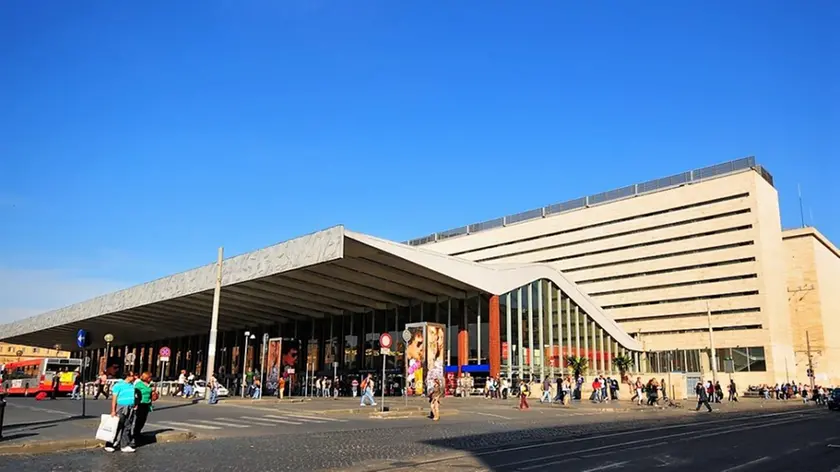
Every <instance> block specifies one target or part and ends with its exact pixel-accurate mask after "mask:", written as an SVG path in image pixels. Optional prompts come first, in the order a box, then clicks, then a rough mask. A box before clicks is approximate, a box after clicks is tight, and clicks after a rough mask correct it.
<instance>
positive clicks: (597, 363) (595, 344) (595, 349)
mask: <svg viewBox="0 0 840 472" xmlns="http://www.w3.org/2000/svg"><path fill="white" fill-rule="evenodd" d="M597 331H598V325H596V324H595V322H594V321H593V322H592V357H593V360H592V362H594V363H595V372H596V373H597V372H599V371H601V370H602V369H603V368H604V366H603V364H601V362H600V361H599V358H600V357H601V351H600V349H598V339H597V338H596V337H595V335H596V332H597Z"/></svg>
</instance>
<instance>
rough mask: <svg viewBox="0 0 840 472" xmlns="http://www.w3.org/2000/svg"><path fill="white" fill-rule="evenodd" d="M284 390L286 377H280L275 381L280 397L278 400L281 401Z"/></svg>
mask: <svg viewBox="0 0 840 472" xmlns="http://www.w3.org/2000/svg"><path fill="white" fill-rule="evenodd" d="M285 390H286V377H280V379H279V380H278V381H277V393H278V395H279V396H280V399H281V400H282V399H283V395H284V394H285Z"/></svg>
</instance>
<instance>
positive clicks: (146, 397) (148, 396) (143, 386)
mask: <svg viewBox="0 0 840 472" xmlns="http://www.w3.org/2000/svg"><path fill="white" fill-rule="evenodd" d="M213 380H215V377H213ZM151 384H152V373H151V372H143V373H142V374H140V378H138V379H137V380H135V381H134V432H133V434H132V435H131V443H130V446H131V447H132V448H135V447H137V441H138V439H139V438H140V434H141V433H142V432H143V426H146V419H147V418H148V417H149V413H151V411H152V402H154V400H155V397H156V396H157V391H155V390H153V389H152V385H151ZM211 403H212V402H211Z"/></svg>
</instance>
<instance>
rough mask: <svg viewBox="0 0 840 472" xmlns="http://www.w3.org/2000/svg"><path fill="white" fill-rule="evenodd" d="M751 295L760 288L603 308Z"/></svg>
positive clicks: (621, 305) (621, 304)
mask: <svg viewBox="0 0 840 472" xmlns="http://www.w3.org/2000/svg"><path fill="white" fill-rule="evenodd" d="M751 295H758V290H746V291H743V292H729V293H714V294H711V295H700V296H696V297H681V298H669V299H666V300H652V301H646V302H632V303H618V304H615V305H603V306H602V307H601V308H603V309H604V310H610V309H615V308H632V307H639V306H650V305H662V304H666V303H684V302H695V301H700V300H715V299H718V298H733V297H748V296H751Z"/></svg>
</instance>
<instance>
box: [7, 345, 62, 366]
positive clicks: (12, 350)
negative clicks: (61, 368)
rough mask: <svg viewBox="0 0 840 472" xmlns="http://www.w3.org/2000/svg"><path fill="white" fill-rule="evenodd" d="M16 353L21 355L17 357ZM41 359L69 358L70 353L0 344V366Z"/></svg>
mask: <svg viewBox="0 0 840 472" xmlns="http://www.w3.org/2000/svg"><path fill="white" fill-rule="evenodd" d="M18 352H20V353H21V354H20V356H18V355H17V353H18ZM42 357H70V353H69V352H67V351H57V350H55V349H47V348H44V347H37V346H24V345H20V344H9V343H0V364H5V363H7V362H15V361H17V360H18V359H20V360H26V359H38V358H42Z"/></svg>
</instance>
